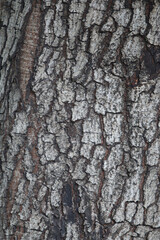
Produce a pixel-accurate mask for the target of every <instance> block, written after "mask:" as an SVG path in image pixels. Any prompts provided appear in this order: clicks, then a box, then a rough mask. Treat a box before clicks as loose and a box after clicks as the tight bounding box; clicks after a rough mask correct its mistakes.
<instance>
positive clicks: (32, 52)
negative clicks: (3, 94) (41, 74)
mask: <svg viewBox="0 0 160 240" xmlns="http://www.w3.org/2000/svg"><path fill="white" fill-rule="evenodd" d="M40 2H41V1H40V0H39V1H37V2H36V1H34V3H33V9H32V13H31V15H30V17H29V20H28V24H27V27H26V31H25V37H24V42H23V45H22V49H21V53H20V79H21V80H20V88H21V91H22V97H23V99H25V97H26V86H27V84H28V81H29V79H30V76H31V72H32V69H33V65H34V60H35V56H36V49H37V45H38V40H39V29H40V20H41V19H40V17H41V11H40Z"/></svg>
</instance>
